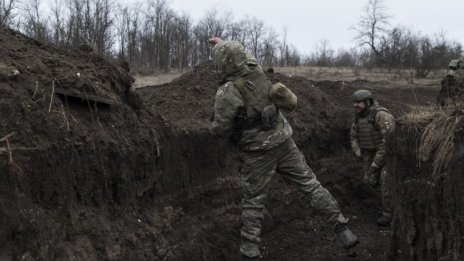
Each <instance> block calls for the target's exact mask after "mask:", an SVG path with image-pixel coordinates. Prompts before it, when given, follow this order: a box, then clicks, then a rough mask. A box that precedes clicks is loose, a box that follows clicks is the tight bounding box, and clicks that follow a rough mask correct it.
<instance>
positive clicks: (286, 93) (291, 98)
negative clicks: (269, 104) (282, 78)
mask: <svg viewBox="0 0 464 261" xmlns="http://www.w3.org/2000/svg"><path fill="white" fill-rule="evenodd" d="M269 97H270V98H271V99H272V101H273V102H274V103H275V104H276V105H277V107H279V108H281V109H284V110H288V111H293V110H294V109H295V108H296V104H297V97H296V95H295V94H294V93H293V92H292V91H290V89H288V88H287V86H285V85H283V84H282V83H280V82H278V83H276V84H273V85H272V86H271V90H270V91H269Z"/></svg>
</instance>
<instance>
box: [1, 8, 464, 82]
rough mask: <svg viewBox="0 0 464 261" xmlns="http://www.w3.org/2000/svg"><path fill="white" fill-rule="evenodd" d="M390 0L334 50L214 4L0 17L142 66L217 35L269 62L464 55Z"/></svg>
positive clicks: (397, 63)
mask: <svg viewBox="0 0 464 261" xmlns="http://www.w3.org/2000/svg"><path fill="white" fill-rule="evenodd" d="M383 1H384V0H368V5H367V7H366V10H365V13H364V14H362V15H361V16H360V18H359V21H358V24H357V25H356V26H355V27H353V28H352V29H354V30H355V31H356V33H357V35H356V39H355V41H356V43H357V46H356V47H353V48H351V49H349V50H345V49H340V50H337V51H335V50H333V49H332V48H331V46H330V42H329V41H328V40H321V41H320V42H319V43H318V44H317V45H316V46H315V47H314V51H313V52H312V53H311V54H309V55H303V54H301V53H300V52H299V51H298V50H297V49H296V48H294V47H293V46H292V45H291V44H290V43H288V40H287V31H286V30H285V29H283V30H282V31H281V32H280V33H278V32H277V31H276V30H275V29H274V28H272V27H269V26H267V25H266V24H265V23H264V21H263V20H260V19H259V18H257V17H250V16H246V17H244V18H241V19H239V20H236V19H235V18H234V16H233V14H232V13H230V12H219V11H217V10H215V9H211V10H209V11H207V12H206V13H205V15H204V16H203V17H202V18H201V19H199V20H198V21H193V19H192V18H191V17H190V15H189V14H188V13H179V12H176V11H175V10H173V9H172V8H171V7H170V6H169V2H168V1H167V0H148V1H141V2H139V3H136V4H134V5H130V6H129V5H128V4H122V3H115V2H114V1H110V0H21V2H20V0H0V25H2V26H10V27H12V28H14V29H17V30H20V31H21V32H23V33H25V34H26V35H28V36H30V37H33V38H36V39H38V40H43V41H49V42H52V43H54V44H56V45H59V46H63V47H67V48H76V47H78V46H79V45H81V44H86V45H90V46H91V47H92V48H93V49H94V50H96V51H99V52H103V53H106V54H108V55H111V56H113V57H117V58H119V59H120V60H122V61H126V62H128V63H129V64H130V66H131V68H132V69H133V70H135V71H138V72H157V71H168V70H170V69H180V70H182V69H184V68H188V67H191V66H192V65H195V64H198V63H199V62H201V61H204V60H208V59H209V58H210V55H211V54H210V52H211V49H210V47H209V46H208V44H207V42H206V40H207V39H209V38H210V37H212V36H220V37H222V38H225V39H231V40H237V41H239V42H241V43H242V44H243V45H244V46H245V47H246V48H247V50H248V51H250V52H251V53H253V54H254V55H255V56H256V58H257V59H258V60H259V61H260V62H261V63H262V64H263V65H264V66H298V65H317V66H344V67H385V68H388V69H393V68H396V69H414V70H415V71H416V75H417V76H420V77H425V76H427V74H428V73H429V72H430V71H431V70H433V69H437V68H443V67H445V66H446V65H447V63H448V61H449V60H451V59H452V58H455V57H458V56H460V55H462V45H461V44H459V43H456V42H452V41H448V40H447V39H446V37H445V36H444V35H439V36H435V37H430V36H427V35H421V34H420V33H415V32H413V31H412V30H410V29H408V28H405V27H399V26H398V27H394V28H389V21H388V19H389V17H388V16H387V15H386V14H385V9H384V6H383Z"/></svg>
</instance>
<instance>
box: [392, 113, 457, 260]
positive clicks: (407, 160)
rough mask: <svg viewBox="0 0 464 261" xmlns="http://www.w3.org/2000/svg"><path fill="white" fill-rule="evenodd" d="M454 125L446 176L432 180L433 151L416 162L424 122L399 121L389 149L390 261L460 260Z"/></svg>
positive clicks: (434, 154)
mask: <svg viewBox="0 0 464 261" xmlns="http://www.w3.org/2000/svg"><path fill="white" fill-rule="evenodd" d="M460 119H461V120H460V122H459V121H457V123H456V126H455V127H456V129H455V132H454V133H453V135H452V137H453V138H454V150H453V151H452V154H451V160H450V164H449V166H448V173H447V174H446V175H445V176H443V177H441V178H438V176H436V175H435V176H434V174H433V170H434V167H435V165H436V164H434V163H433V161H434V159H436V158H437V157H438V156H439V155H437V150H436V149H435V150H434V151H433V152H432V155H431V156H430V157H429V158H428V160H427V161H422V160H418V156H417V155H418V148H419V147H420V146H419V145H420V142H421V135H422V133H423V132H424V129H425V127H426V126H427V124H428V122H430V121H428V122H427V123H424V122H423V123H419V124H417V123H411V122H402V123H401V124H399V126H398V128H397V130H396V132H395V135H394V136H395V137H396V138H395V139H392V142H391V143H390V144H389V147H390V148H389V151H394V152H395V153H394V154H392V153H390V155H388V157H389V161H388V170H389V171H390V177H391V178H390V180H389V182H390V183H389V184H390V185H391V186H392V191H393V193H392V195H393V197H392V202H393V211H394V220H393V236H392V240H391V247H390V250H389V259H390V260H462V259H463V258H464V243H463V242H464V240H463V238H464V208H462V206H463V204H464V190H463V189H462V188H463V187H464V176H463V173H464V122H463V120H462V117H461V118H460Z"/></svg>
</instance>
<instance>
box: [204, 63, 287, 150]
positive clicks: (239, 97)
mask: <svg viewBox="0 0 464 261" xmlns="http://www.w3.org/2000/svg"><path fill="white" fill-rule="evenodd" d="M245 66H246V68H245V69H244V70H243V72H242V74H241V75H239V76H237V77H235V79H233V78H228V80H229V81H228V82H226V83H225V84H223V85H221V86H220V87H219V89H218V91H217V93H216V100H215V106H214V119H213V123H212V126H211V130H212V132H213V133H215V134H216V135H217V136H220V137H224V138H229V137H231V136H232V137H235V140H236V141H237V142H238V146H239V149H240V150H243V151H263V150H269V149H271V148H274V147H276V146H278V145H280V144H282V143H283V142H285V141H286V140H287V139H288V138H289V137H291V136H292V128H291V127H290V124H289V123H288V122H287V120H286V119H285V117H284V116H283V115H282V114H281V113H280V112H279V111H278V112H277V117H276V121H275V125H274V126H273V127H272V128H271V129H269V130H263V129H262V128H261V122H260V113H261V111H260V110H261V109H262V107H263V106H265V105H268V104H269V103H270V98H269V96H268V93H269V90H270V87H271V83H270V82H269V80H268V79H267V78H266V75H265V74H264V72H263V71H262V69H261V67H260V66H258V65H257V64H254V63H251V66H249V65H245ZM250 77H251V79H256V81H260V82H256V81H255V82H254V84H253V85H254V86H255V87H256V88H264V89H262V90H259V89H257V90H247V89H246V88H247V87H246V86H244V84H243V83H244V82H249V81H248V80H247V81H244V79H249V78H250ZM247 95H254V97H253V98H254V99H247V98H246V96H247Z"/></svg>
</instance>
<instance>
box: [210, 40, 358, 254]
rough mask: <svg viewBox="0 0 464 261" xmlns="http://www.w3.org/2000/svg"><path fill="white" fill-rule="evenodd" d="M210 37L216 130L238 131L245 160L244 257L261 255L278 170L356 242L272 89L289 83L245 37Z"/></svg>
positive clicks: (345, 240) (227, 134)
mask: <svg viewBox="0 0 464 261" xmlns="http://www.w3.org/2000/svg"><path fill="white" fill-rule="evenodd" d="M209 42H210V44H211V45H212V46H214V47H213V50H212V53H213V61H214V64H215V66H216V70H217V72H218V73H219V76H220V79H221V85H220V87H219V89H218V91H217V93H216V97H215V106H214V111H215V113H214V118H213V122H212V126H211V131H212V132H213V133H214V134H215V135H217V136H220V137H223V138H231V137H232V138H233V139H234V140H235V141H236V143H237V145H238V148H239V156H240V159H241V161H242V168H241V171H240V172H241V175H240V182H241V186H242V191H243V198H242V228H241V231H240V236H241V244H240V253H241V255H242V257H243V258H251V259H256V258H259V256H260V250H259V242H260V241H261V230H262V223H263V221H264V218H265V214H267V213H269V212H267V210H266V208H265V203H266V196H267V191H268V188H269V184H270V181H271V180H272V179H273V177H274V175H275V174H276V173H279V174H280V175H281V176H282V178H283V179H284V180H286V181H288V182H289V183H290V184H292V185H294V186H296V187H297V188H298V189H299V190H301V191H303V192H304V193H307V194H308V196H309V197H310V201H309V202H310V204H311V205H312V206H313V207H315V208H317V209H319V210H321V211H322V213H325V214H326V217H327V223H328V224H329V225H330V226H331V227H332V229H333V230H334V232H336V233H337V235H338V237H339V239H340V240H341V242H342V244H343V246H344V247H345V249H349V248H352V247H354V246H355V245H356V244H357V243H358V240H357V238H356V236H355V235H354V234H353V233H352V232H351V231H350V230H349V229H348V227H347V222H348V221H347V219H346V218H345V217H344V216H343V215H342V213H341V212H340V209H339V207H338V203H337V201H336V200H335V199H334V198H333V197H332V195H331V194H330V193H329V192H328V191H327V190H326V189H325V188H324V187H322V186H321V184H320V183H319V181H318V180H317V179H316V176H315V175H314V173H313V172H312V170H311V169H310V168H309V166H308V165H307V164H306V161H305V158H304V156H303V155H302V153H301V152H300V151H299V149H298V148H297V146H296V145H295V142H294V141H293V139H292V137H291V136H292V128H291V126H290V124H289V123H288V121H287V120H286V119H285V117H284V116H283V114H282V113H281V110H282V109H285V107H279V103H277V102H276V101H275V100H273V98H272V95H270V93H272V90H273V89H278V90H284V88H283V86H282V85H279V86H274V87H275V88H274V87H273V85H272V84H271V82H270V81H269V79H268V78H267V77H266V75H265V74H264V72H263V70H262V68H261V66H259V65H258V63H257V61H256V59H255V58H254V57H253V56H252V55H250V54H248V53H247V52H245V49H244V47H243V46H242V45H241V44H240V43H238V42H235V41H221V40H220V39H219V38H212V39H210V40H209ZM287 93H288V92H287ZM285 96H288V97H290V100H292V102H290V104H291V105H292V106H288V108H294V106H293V103H294V102H295V103H296V97H293V95H291V94H290V95H282V96H281V98H282V97H285ZM292 97H293V98H292ZM283 104H285V103H283ZM295 106H296V104H295ZM309 202H308V203H309ZM308 205H309V204H308Z"/></svg>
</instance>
